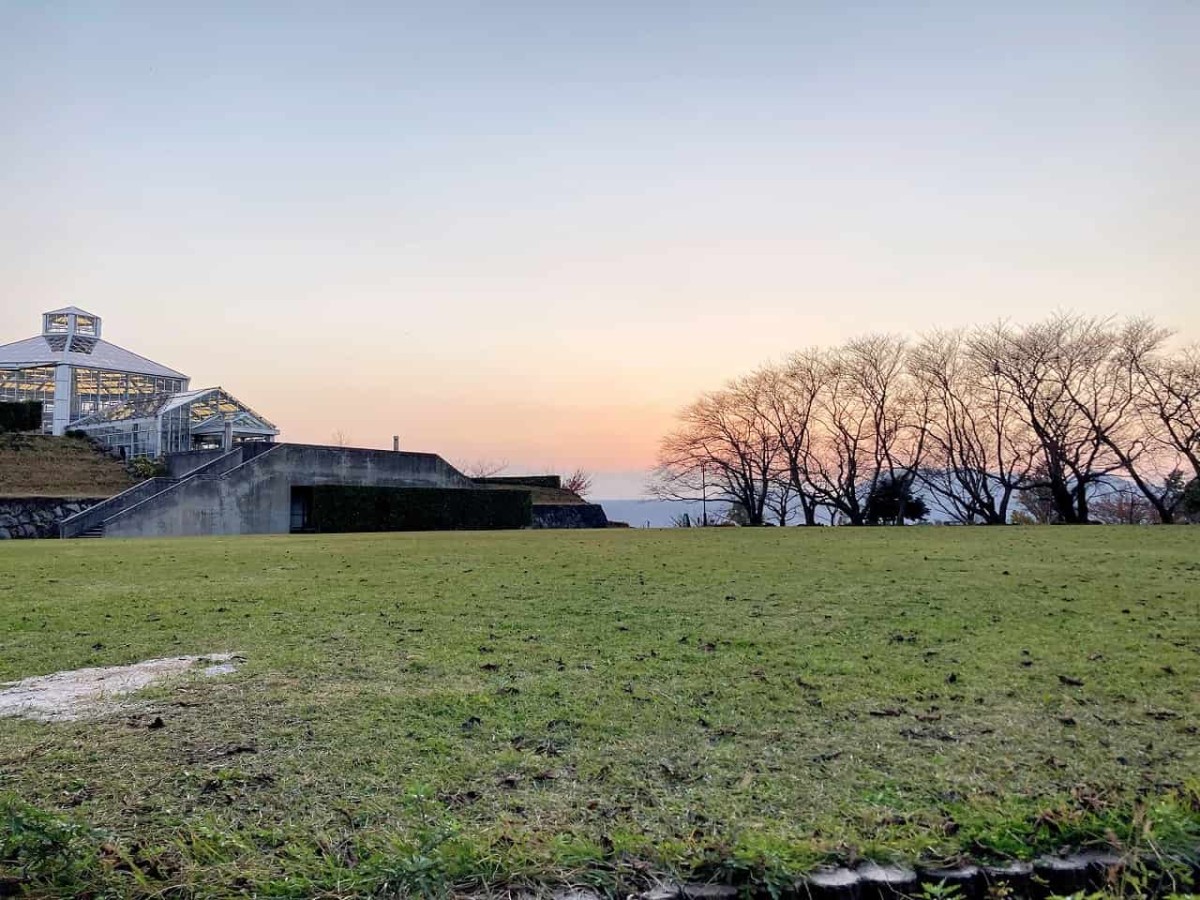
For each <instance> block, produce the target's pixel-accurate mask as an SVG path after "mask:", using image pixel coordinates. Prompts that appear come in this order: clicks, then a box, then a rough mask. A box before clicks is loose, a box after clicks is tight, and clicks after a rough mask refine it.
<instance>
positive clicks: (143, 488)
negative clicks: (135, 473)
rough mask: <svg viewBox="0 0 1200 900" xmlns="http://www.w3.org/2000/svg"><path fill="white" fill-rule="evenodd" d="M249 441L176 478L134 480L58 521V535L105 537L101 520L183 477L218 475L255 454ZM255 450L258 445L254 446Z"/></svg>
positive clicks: (173, 485) (176, 483) (172, 487)
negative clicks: (105, 497)
mask: <svg viewBox="0 0 1200 900" xmlns="http://www.w3.org/2000/svg"><path fill="white" fill-rule="evenodd" d="M248 446H250V445H247V444H242V445H240V446H238V447H235V448H233V449H232V450H230V451H229V452H228V453H224V454H222V455H221V456H218V457H217V458H216V459H213V460H209V461H208V462H206V463H204V464H203V465H200V466H197V467H196V468H194V469H192V470H191V471H189V472H185V473H183V474H182V475H180V476H179V477H176V478H147V479H146V480H145V481H143V482H141V483H139V484H135V485H134V486H133V487H131V488H130V489H129V490H127V491H122V492H121V493H119V494H117V495H115V496H113V497H109V498H108V499H107V500H105V501H104V502H103V503H97V504H96V505H95V506H90V507H88V508H87V509H85V510H84V511H83V512H81V513H77V514H76V515H73V516H71V517H70V518H67V519H63V521H62V522H61V523H59V532H58V533H59V537H63V538H99V537H104V523H105V522H106V521H108V520H110V519H112V518H114V517H115V516H117V515H120V514H121V513H123V512H125V511H126V510H128V509H131V508H133V507H134V506H137V505H138V504H139V503H144V502H145V501H147V500H149V499H151V498H152V497H157V496H158V495H160V494H164V493H166V492H168V491H173V490H175V489H176V488H178V487H179V485H181V484H183V483H184V482H186V481H190V480H191V479H193V478H200V477H203V476H204V475H219V474H221V473H223V472H227V471H229V470H230V469H232V468H233V467H234V466H238V465H241V463H242V461H243V458H244V457H248V456H253V455H255V454H254V453H253V452H251V453H246V452H245V451H246V447H248ZM262 446H263V447H272V446H275V445H273V444H264V445H262ZM256 450H257V448H256Z"/></svg>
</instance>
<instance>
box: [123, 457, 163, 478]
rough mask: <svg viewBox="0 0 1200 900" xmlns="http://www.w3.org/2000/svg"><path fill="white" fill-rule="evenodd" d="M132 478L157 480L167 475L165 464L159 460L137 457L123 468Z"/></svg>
mask: <svg viewBox="0 0 1200 900" xmlns="http://www.w3.org/2000/svg"><path fill="white" fill-rule="evenodd" d="M125 468H126V469H127V470H128V471H129V474H130V475H132V476H133V477H134V478H158V477H159V476H162V475H166V474H167V464H166V463H165V462H164V461H163V460H162V459H159V458H155V457H150V456H138V457H135V458H133V459H131V460H130V461H129V463H128V464H127V465H126V466H125Z"/></svg>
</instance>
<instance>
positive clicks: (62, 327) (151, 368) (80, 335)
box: [0, 306, 279, 457]
mask: <svg viewBox="0 0 1200 900" xmlns="http://www.w3.org/2000/svg"><path fill="white" fill-rule="evenodd" d="M101 326H102V322H101V319H100V317H99V316H96V315H94V314H92V313H89V312H87V311H86V310H82V309H79V308H78V307H75V306H68V307H65V308H63V309H55V310H51V311H50V312H47V313H44V314H43V315H42V333H41V334H40V335H38V336H36V337H32V338H28V339H26V340H23V341H16V342H15V343H11V344H4V345H3V346H0V400H38V401H41V403H42V416H43V418H42V430H43V431H44V432H45V433H47V434H64V433H66V432H67V431H72V430H78V431H83V432H85V433H87V434H89V435H91V436H93V437H95V438H97V439H99V440H102V441H103V442H104V443H106V444H108V445H109V446H111V447H114V448H118V449H121V450H122V451H123V452H124V453H125V455H126V456H129V457H134V456H161V455H164V454H167V453H180V452H184V451H187V450H195V449H211V448H219V447H223V446H227V445H230V444H237V443H241V442H243V441H251V440H253V441H271V440H273V439H274V438H275V436H276V435H277V434H278V433H279V430H278V429H277V428H276V427H275V426H274V425H272V424H271V423H270V422H269V421H268V420H266V419H264V418H263V417H262V416H260V415H258V414H257V413H256V412H254V410H252V409H250V407H248V406H246V405H245V404H243V403H241V402H240V401H238V400H237V399H236V398H234V397H233V396H232V395H230V394H229V393H227V392H226V391H224V390H223V389H221V388H219V387H214V388H206V389H204V390H198V391H196V390H191V391H190V390H188V382H189V379H188V377H187V376H186V375H184V374H183V373H181V372H176V371H175V370H174V369H171V368H168V367H167V366H164V365H161V364H160V363H156V362H154V361H153V360H150V359H147V358H146V357H144V356H139V355H138V354H136V353H132V352H130V351H129V350H126V349H124V348H123V347H118V346H117V345H116V344H112V343H110V342H108V341H106V340H103V339H102V338H101V336H100V335H101Z"/></svg>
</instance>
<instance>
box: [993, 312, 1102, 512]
mask: <svg viewBox="0 0 1200 900" xmlns="http://www.w3.org/2000/svg"><path fill="white" fill-rule="evenodd" d="M1104 324H1105V323H1104V322H1103V321H1102V320H1096V319H1087V318H1082V317H1079V316H1071V315H1065V314H1057V315H1055V316H1052V317H1051V318H1050V319H1048V320H1047V321H1045V322H1039V323H1036V324H1033V325H1028V326H1025V327H1023V328H1011V327H1009V326H1008V325H1006V324H1004V323H997V324H996V325H993V326H991V327H988V328H984V329H980V330H978V331H976V332H975V333H974V334H973V335H972V337H971V347H972V352H973V353H975V354H976V355H977V356H978V357H979V358H980V359H981V360H983V361H984V362H985V364H987V365H988V366H990V367H991V370H992V372H993V374H994V375H995V376H996V377H997V379H998V380H999V384H1000V386H1001V389H1002V390H1003V392H1004V393H1005V394H1006V395H1007V396H1008V397H1009V398H1010V399H1011V400H1012V401H1013V403H1014V405H1015V407H1016V408H1017V409H1018V410H1019V411H1020V414H1021V418H1022V420H1023V422H1024V424H1025V425H1026V426H1028V427H1029V429H1030V431H1031V433H1032V434H1033V436H1034V438H1035V439H1036V440H1037V445H1038V460H1037V462H1038V468H1039V471H1040V472H1041V473H1042V475H1043V477H1044V478H1045V481H1044V482H1043V483H1041V484H1036V485H1032V486H1033V487H1040V488H1044V489H1046V490H1048V491H1049V494H1050V496H1051V497H1052V498H1053V501H1054V505H1055V510H1056V514H1057V517H1058V519H1059V520H1060V521H1062V522H1064V523H1067V524H1086V523H1087V522H1088V521H1090V520H1089V516H1088V492H1089V490H1091V489H1092V488H1093V487H1094V486H1095V485H1097V484H1099V483H1101V482H1103V481H1104V479H1105V478H1107V477H1108V475H1110V474H1111V473H1112V472H1114V471H1115V470H1117V469H1118V468H1119V467H1120V464H1119V463H1118V462H1117V461H1116V460H1115V459H1114V458H1113V456H1112V453H1111V452H1110V449H1109V448H1108V446H1107V445H1106V444H1105V443H1104V442H1103V441H1102V440H1101V439H1100V437H1099V434H1098V432H1097V430H1096V428H1095V427H1093V424H1092V422H1091V421H1089V419H1088V416H1087V415H1085V414H1084V412H1083V411H1082V409H1081V408H1080V405H1079V404H1078V403H1076V402H1075V401H1074V400H1073V399H1072V391H1073V390H1077V391H1078V392H1080V393H1081V394H1082V393H1084V392H1085V391H1086V390H1087V388H1086V386H1085V385H1086V382H1087V380H1088V378H1089V376H1090V371H1091V368H1092V367H1093V366H1095V365H1096V364H1097V353H1098V352H1099V351H1100V349H1101V346H1102V342H1101V341H1100V340H1099V334H1100V333H1101V332H1102V330H1103V328H1104ZM1102 356H1103V354H1102V353H1101V358H1102Z"/></svg>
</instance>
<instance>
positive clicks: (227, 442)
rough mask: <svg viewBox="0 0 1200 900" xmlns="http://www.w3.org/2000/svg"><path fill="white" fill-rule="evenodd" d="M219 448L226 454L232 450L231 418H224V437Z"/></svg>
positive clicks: (228, 416)
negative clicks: (223, 449)
mask: <svg viewBox="0 0 1200 900" xmlns="http://www.w3.org/2000/svg"><path fill="white" fill-rule="evenodd" d="M221 446H222V447H224V448H225V450H226V452H228V451H230V450H232V449H233V416H230V415H227V416H225V436H224V438H223V439H222V441H221Z"/></svg>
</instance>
